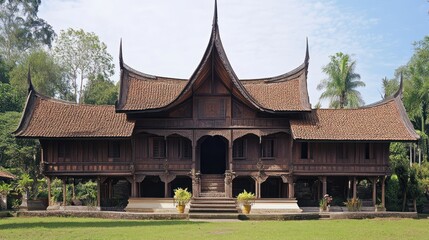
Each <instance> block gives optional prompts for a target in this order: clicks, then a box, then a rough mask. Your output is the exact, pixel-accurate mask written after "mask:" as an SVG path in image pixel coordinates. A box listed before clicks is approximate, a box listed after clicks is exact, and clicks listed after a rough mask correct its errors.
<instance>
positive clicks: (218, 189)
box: [201, 186, 225, 192]
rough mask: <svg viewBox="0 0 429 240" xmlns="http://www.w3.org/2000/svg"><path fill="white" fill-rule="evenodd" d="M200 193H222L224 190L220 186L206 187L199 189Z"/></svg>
mask: <svg viewBox="0 0 429 240" xmlns="http://www.w3.org/2000/svg"><path fill="white" fill-rule="evenodd" d="M201 191H202V192H224V191H225V188H223V187H220V186H206V187H201Z"/></svg>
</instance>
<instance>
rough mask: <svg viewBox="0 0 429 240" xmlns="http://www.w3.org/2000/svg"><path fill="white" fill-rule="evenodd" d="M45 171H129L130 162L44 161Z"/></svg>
mask: <svg viewBox="0 0 429 240" xmlns="http://www.w3.org/2000/svg"><path fill="white" fill-rule="evenodd" d="M44 170H45V172H46V173H57V172H82V173H85V172H100V173H103V172H130V171H131V170H132V163H130V162H62V163H58V162H57V163H44Z"/></svg>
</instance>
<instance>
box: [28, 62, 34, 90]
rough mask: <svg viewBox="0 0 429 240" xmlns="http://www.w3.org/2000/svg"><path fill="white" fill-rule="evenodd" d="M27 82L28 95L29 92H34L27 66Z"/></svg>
mask: <svg viewBox="0 0 429 240" xmlns="http://www.w3.org/2000/svg"><path fill="white" fill-rule="evenodd" d="M27 82H28V93H30V92H31V91H34V86H33V83H32V82H31V72H30V66H28V73H27Z"/></svg>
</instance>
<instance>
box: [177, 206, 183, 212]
mask: <svg viewBox="0 0 429 240" xmlns="http://www.w3.org/2000/svg"><path fill="white" fill-rule="evenodd" d="M176 208H177V211H178V212H179V213H184V212H185V205H177V206H176Z"/></svg>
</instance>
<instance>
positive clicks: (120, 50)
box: [119, 38, 124, 69]
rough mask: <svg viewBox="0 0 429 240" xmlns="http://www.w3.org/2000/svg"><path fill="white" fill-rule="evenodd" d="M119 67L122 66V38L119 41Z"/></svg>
mask: <svg viewBox="0 0 429 240" xmlns="http://www.w3.org/2000/svg"><path fill="white" fill-rule="evenodd" d="M119 67H120V68H121V69H122V68H124V58H123V57H122V38H121V41H120V43H119Z"/></svg>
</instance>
